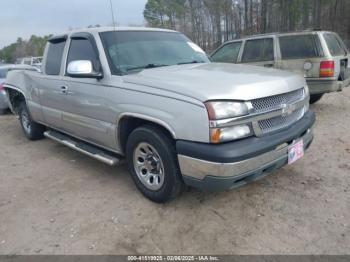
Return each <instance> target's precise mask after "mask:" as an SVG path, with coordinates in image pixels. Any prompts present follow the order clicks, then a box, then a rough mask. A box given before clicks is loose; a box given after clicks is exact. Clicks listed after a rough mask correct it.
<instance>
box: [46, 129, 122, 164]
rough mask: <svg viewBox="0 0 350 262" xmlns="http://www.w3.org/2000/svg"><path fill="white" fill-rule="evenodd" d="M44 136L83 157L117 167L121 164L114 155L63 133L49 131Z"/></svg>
mask: <svg viewBox="0 0 350 262" xmlns="http://www.w3.org/2000/svg"><path fill="white" fill-rule="evenodd" d="M44 136H46V137H47V138H50V139H52V140H54V141H56V142H58V143H60V144H62V145H65V146H67V147H69V148H71V149H73V150H76V151H78V152H80V153H83V154H84V155H87V156H89V157H92V158H94V159H96V160H99V161H101V162H103V163H105V164H107V165H110V166H117V165H119V164H121V162H122V159H121V158H120V157H119V156H118V155H116V154H114V153H111V152H108V151H106V150H103V149H100V148H98V147H97V146H94V145H91V144H88V143H86V142H84V141H81V140H78V139H76V138H72V137H70V136H68V135H65V134H63V133H60V132H57V131H53V130H50V131H46V132H45V133H44Z"/></svg>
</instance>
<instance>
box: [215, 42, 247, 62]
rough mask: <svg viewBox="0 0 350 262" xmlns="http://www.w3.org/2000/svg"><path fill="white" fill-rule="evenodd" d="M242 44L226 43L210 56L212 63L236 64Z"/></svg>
mask: <svg viewBox="0 0 350 262" xmlns="http://www.w3.org/2000/svg"><path fill="white" fill-rule="evenodd" d="M241 46H242V42H241V41H240V42H233V43H228V44H226V45H224V46H222V47H221V48H220V49H219V50H217V51H216V52H215V53H214V54H213V55H212V56H211V61H212V62H219V63H237V59H238V55H239V51H240V50H241Z"/></svg>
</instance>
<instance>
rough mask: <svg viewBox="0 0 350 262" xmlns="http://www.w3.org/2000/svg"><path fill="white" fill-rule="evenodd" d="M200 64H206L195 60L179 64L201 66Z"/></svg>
mask: <svg viewBox="0 0 350 262" xmlns="http://www.w3.org/2000/svg"><path fill="white" fill-rule="evenodd" d="M199 63H204V62H203V61H197V60H193V61H188V62H181V63H178V65H188V64H199Z"/></svg>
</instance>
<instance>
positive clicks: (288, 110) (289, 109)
mask: <svg viewBox="0 0 350 262" xmlns="http://www.w3.org/2000/svg"><path fill="white" fill-rule="evenodd" d="M295 109H296V105H287V104H283V105H282V116H289V115H290V114H292V113H293V112H294V110H295Z"/></svg>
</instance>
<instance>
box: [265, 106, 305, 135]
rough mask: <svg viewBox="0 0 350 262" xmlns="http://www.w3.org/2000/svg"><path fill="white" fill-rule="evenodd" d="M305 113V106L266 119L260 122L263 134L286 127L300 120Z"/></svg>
mask: <svg viewBox="0 0 350 262" xmlns="http://www.w3.org/2000/svg"><path fill="white" fill-rule="evenodd" d="M303 115H304V108H303V107H302V108H299V109H297V110H295V111H294V112H293V113H291V114H290V115H287V116H282V115H280V116H276V117H273V118H270V119H264V120H261V121H259V122H258V124H259V127H260V129H261V132H262V134H266V133H270V132H273V131H276V130H279V129H282V128H286V127H288V126H289V125H291V124H293V123H294V122H296V121H298V120H299V119H300V118H302V116H303Z"/></svg>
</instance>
